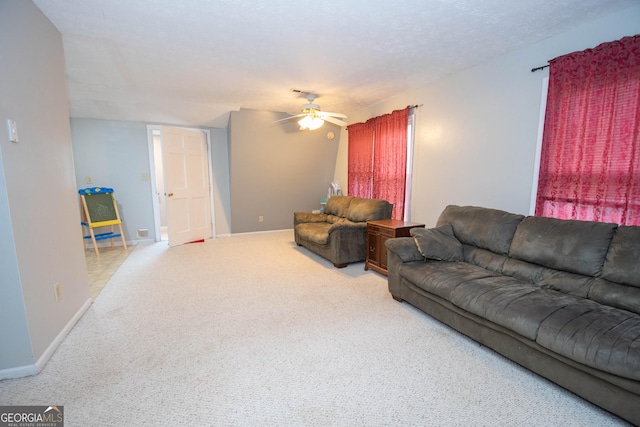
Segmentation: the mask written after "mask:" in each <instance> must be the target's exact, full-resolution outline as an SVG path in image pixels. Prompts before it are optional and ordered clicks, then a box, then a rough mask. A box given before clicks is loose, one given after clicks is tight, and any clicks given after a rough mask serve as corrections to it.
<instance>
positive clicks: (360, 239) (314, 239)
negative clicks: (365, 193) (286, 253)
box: [293, 196, 393, 268]
mask: <svg viewBox="0 0 640 427" xmlns="http://www.w3.org/2000/svg"><path fill="white" fill-rule="evenodd" d="M392 210H393V205H392V204H391V203H389V202H387V201H386V200H381V199H363V198H360V197H353V196H333V197H331V198H330V199H329V200H328V201H327V205H326V206H325V209H324V212H323V213H310V212H294V213H293V231H294V238H295V241H296V244H297V245H298V246H304V247H305V248H307V249H309V250H310V251H312V252H315V253H316V254H318V255H320V256H321V257H323V258H326V259H328V260H329V261H331V262H332V263H333V265H334V266H336V267H337V268H342V267H346V265H347V264H348V263H350V262H358V261H364V260H365V259H366V257H367V248H366V242H367V221H375V220H380V219H391V211H392Z"/></svg>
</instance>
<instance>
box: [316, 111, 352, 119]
mask: <svg viewBox="0 0 640 427" xmlns="http://www.w3.org/2000/svg"><path fill="white" fill-rule="evenodd" d="M318 114H319V115H321V116H332V117H339V118H341V119H346V118H347V116H346V115H344V114H342V113H329V112H326V111H320V112H319V113H318Z"/></svg>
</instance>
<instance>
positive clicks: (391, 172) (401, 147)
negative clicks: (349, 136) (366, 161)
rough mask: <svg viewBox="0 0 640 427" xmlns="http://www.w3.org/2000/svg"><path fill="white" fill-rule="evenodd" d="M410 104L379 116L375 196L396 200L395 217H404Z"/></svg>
mask: <svg viewBox="0 0 640 427" xmlns="http://www.w3.org/2000/svg"><path fill="white" fill-rule="evenodd" d="M408 123H409V108H408V107H407V108H405V109H404V110H398V111H394V112H392V113H391V114H385V115H384V116H380V117H376V119H375V143H374V150H373V152H374V166H375V167H374V169H373V197H374V198H376V199H384V200H388V201H389V202H390V203H393V216H392V217H393V218H394V219H403V218H404V195H405V183H406V175H407V126H408Z"/></svg>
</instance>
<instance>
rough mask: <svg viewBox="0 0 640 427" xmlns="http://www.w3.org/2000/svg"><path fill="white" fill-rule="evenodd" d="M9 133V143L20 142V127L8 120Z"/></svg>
mask: <svg viewBox="0 0 640 427" xmlns="http://www.w3.org/2000/svg"><path fill="white" fill-rule="evenodd" d="M7 132H8V134H9V141H11V142H18V125H17V124H16V122H14V121H13V120H11V119H7Z"/></svg>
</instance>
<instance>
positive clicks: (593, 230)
mask: <svg viewBox="0 0 640 427" xmlns="http://www.w3.org/2000/svg"><path fill="white" fill-rule="evenodd" d="M617 227H618V226H617V224H609V223H604V222H593V221H577V220H567V219H556V218H544V217H533V216H530V217H527V218H525V219H524V220H523V221H522V222H521V223H520V225H518V228H517V230H516V233H515V235H514V237H513V242H512V243H511V249H510V250H509V256H510V257H512V258H516V259H519V260H522V261H527V262H531V263H534V264H538V265H542V266H544V267H549V268H553V269H556V270H563V271H568V272H571V273H577V274H583V275H586V276H592V277H594V276H597V275H598V274H600V272H601V271H602V266H603V264H604V260H605V257H606V255H607V250H608V249H609V244H610V243H611V239H612V238H613V234H614V231H615V229H616V228H617Z"/></svg>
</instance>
